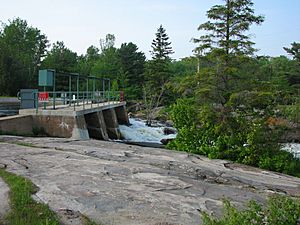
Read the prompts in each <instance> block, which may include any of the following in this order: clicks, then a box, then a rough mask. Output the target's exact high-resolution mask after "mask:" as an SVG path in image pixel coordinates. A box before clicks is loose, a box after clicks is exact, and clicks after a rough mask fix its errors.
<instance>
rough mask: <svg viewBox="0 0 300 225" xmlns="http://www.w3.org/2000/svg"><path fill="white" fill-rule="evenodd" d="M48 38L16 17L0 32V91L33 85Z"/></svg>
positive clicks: (6, 91) (16, 90)
mask: <svg viewBox="0 0 300 225" xmlns="http://www.w3.org/2000/svg"><path fill="white" fill-rule="evenodd" d="M47 47H48V40H47V37H46V35H44V34H42V33H41V31H40V30H39V29H37V28H34V27H31V26H29V25H28V24H27V22H26V21H25V20H22V19H20V18H16V19H14V20H12V21H9V24H8V25H6V24H3V27H2V32H0V68H1V69H0V93H1V94H5V95H16V93H17V92H18V91H19V90H20V89H21V88H35V87H36V86H37V72H38V70H39V67H40V63H41V58H42V57H44V56H45V52H46V48H47Z"/></svg>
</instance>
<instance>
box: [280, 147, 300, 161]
mask: <svg viewBox="0 0 300 225" xmlns="http://www.w3.org/2000/svg"><path fill="white" fill-rule="evenodd" d="M282 149H283V150H285V151H288V152H291V153H293V154H294V155H295V156H296V157H297V158H300V144H298V143H286V144H283V147H282Z"/></svg>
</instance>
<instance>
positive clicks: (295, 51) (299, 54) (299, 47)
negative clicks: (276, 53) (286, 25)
mask: <svg viewBox="0 0 300 225" xmlns="http://www.w3.org/2000/svg"><path fill="white" fill-rule="evenodd" d="M291 45H292V47H291V48H285V47H284V48H283V49H284V50H285V51H286V52H287V53H289V54H290V55H292V56H293V58H294V60H297V61H298V62H299V63H300V43H297V42H293V43H292V44H291Z"/></svg>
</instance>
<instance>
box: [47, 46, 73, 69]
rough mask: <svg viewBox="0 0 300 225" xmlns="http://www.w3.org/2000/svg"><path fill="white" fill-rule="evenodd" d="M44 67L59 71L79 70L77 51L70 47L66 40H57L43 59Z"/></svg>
mask: <svg viewBox="0 0 300 225" xmlns="http://www.w3.org/2000/svg"><path fill="white" fill-rule="evenodd" d="M42 67H43V68H44V69H55V70H57V71H59V72H77V53H75V52H73V51H71V50H70V49H68V48H67V47H66V46H65V44H64V42H62V41H57V42H56V43H54V44H53V46H52V49H51V50H50V52H48V54H47V57H46V58H45V59H44V60H43V62H42Z"/></svg>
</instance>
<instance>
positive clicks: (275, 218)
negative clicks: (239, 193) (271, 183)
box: [202, 195, 300, 225]
mask: <svg viewBox="0 0 300 225" xmlns="http://www.w3.org/2000/svg"><path fill="white" fill-rule="evenodd" d="M202 219H203V224H204V225H238V224H240V225H250V224H269V225H286V224H288V225H297V224H299V222H300V201H299V199H292V198H290V197H285V196H278V195H276V196H273V197H271V198H269V200H268V202H267V205H266V207H263V206H262V205H260V204H258V203H256V202H255V201H250V202H249V203H248V208H246V209H244V210H242V211H238V210H237V209H236V208H235V207H234V206H232V205H231V203H230V202H229V201H228V200H224V215H223V217H222V218H220V219H217V218H214V217H211V216H209V215H208V214H207V213H205V212H203V213H202Z"/></svg>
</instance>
